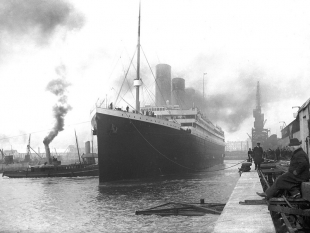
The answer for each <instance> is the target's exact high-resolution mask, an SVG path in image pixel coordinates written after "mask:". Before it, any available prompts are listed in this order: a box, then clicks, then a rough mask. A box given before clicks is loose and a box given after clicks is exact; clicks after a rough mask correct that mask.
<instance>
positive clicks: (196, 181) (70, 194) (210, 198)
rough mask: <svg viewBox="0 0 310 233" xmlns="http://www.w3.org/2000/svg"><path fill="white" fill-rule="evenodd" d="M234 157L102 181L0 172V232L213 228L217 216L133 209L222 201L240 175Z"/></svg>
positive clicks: (169, 230) (193, 229)
mask: <svg viewBox="0 0 310 233" xmlns="http://www.w3.org/2000/svg"><path fill="white" fill-rule="evenodd" d="M238 162H240V160H239V161H236V160H235V161H234V160H226V161H225V163H224V165H218V166H215V167H213V168H211V169H209V172H201V173H195V174H186V175H182V176H163V177H159V178H156V179H143V180H130V181H118V182H111V183H106V184H103V185H99V181H98V177H80V178H41V179H35V178H34V179H32V178H30V179H9V178H6V177H1V178H0V225H1V227H0V232H212V230H213V227H214V224H215V222H216V220H217V219H218V215H212V214H207V215H204V216H199V217H197V216H169V217H161V216H156V215H151V216H143V215H135V211H136V210H143V209H147V208H150V207H154V206H157V205H161V204H164V203H167V202H182V203H199V201H200V199H205V202H217V203H218V202H220V203H226V201H227V200H228V198H229V196H230V194H231V193H232V190H233V189H234V187H235V185H236V183H237V181H238V179H239V173H238V167H240V166H241V165H240V164H239V165H237V166H233V165H234V164H236V163H238ZM231 166H233V167H231ZM220 169H225V170H220ZM215 170H219V171H215ZM0 175H1V176H2V174H0Z"/></svg>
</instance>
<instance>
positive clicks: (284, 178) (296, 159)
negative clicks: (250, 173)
mask: <svg viewBox="0 0 310 233" xmlns="http://www.w3.org/2000/svg"><path fill="white" fill-rule="evenodd" d="M300 144H301V142H299V141H298V139H297V138H292V139H290V144H289V147H291V149H292V150H293V151H294V152H293V155H292V157H291V161H290V166H289V169H288V172H286V173H284V174H283V175H281V176H279V177H278V178H277V179H276V180H275V182H274V183H273V185H272V186H271V187H270V188H268V189H267V190H266V191H265V192H264V193H257V195H259V196H261V197H266V198H267V199H269V198H272V197H274V196H275V195H276V194H277V192H278V191H279V190H288V191H289V192H290V194H291V196H292V197H294V198H297V197H299V196H300V185H301V183H302V182H305V181H309V159H308V155H307V154H306V153H305V152H304V151H303V149H302V148H301V146H300Z"/></svg>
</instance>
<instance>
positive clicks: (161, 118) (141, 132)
mask: <svg viewBox="0 0 310 233" xmlns="http://www.w3.org/2000/svg"><path fill="white" fill-rule="evenodd" d="M137 50H138V51H137V77H136V79H135V80H134V86H135V88H136V106H135V108H134V109H133V111H132V112H130V111H129V109H128V107H127V108H126V110H125V111H123V110H121V109H120V108H113V103H111V104H110V105H108V106H109V107H108V108H101V107H96V109H95V110H94V111H93V112H92V115H91V117H92V120H91V123H92V127H93V134H94V135H97V141H98V163H99V182H100V183H102V182H108V181H113V180H124V179H137V178H145V177H148V176H160V175H166V174H183V173H187V172H193V171H203V170H204V169H206V168H209V167H211V166H214V165H216V164H221V163H223V160H224V153H225V152H224V151H225V137H224V132H223V130H222V129H221V128H220V127H218V126H216V125H215V124H213V123H212V122H211V121H210V120H209V119H208V118H207V117H206V116H205V114H203V113H202V112H201V111H200V110H199V109H198V108H197V107H195V106H192V107H190V108H189V109H185V108H183V107H182V106H180V105H177V104H175V105H169V101H167V100H170V98H171V67H170V66H169V65H167V64H159V65H157V67H156V88H157V89H156V97H155V98H156V106H145V107H142V108H140V100H139V87H140V86H141V85H142V81H141V79H140V9H139V27H138V46H137ZM173 84H175V85H172V92H173V94H174V97H175V96H178V95H179V96H182V93H183V91H184V87H185V82H184V85H183V81H182V80H181V81H178V80H176V81H175V82H173ZM179 99H180V98H179ZM125 102H126V101H125ZM126 103H127V102H126ZM115 107H116V106H115Z"/></svg>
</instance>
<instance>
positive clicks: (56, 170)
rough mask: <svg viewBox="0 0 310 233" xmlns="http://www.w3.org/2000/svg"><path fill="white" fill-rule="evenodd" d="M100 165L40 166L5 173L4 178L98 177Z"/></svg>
mask: <svg viewBox="0 0 310 233" xmlns="http://www.w3.org/2000/svg"><path fill="white" fill-rule="evenodd" d="M98 175H99V167H98V164H92V165H89V164H70V165H48V164H47V165H39V166H33V167H29V168H27V169H26V170H20V171H5V172H3V174H2V176H7V177H9V178H41V177H78V176H98Z"/></svg>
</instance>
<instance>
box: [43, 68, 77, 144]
mask: <svg viewBox="0 0 310 233" xmlns="http://www.w3.org/2000/svg"><path fill="white" fill-rule="evenodd" d="M55 71H56V73H57V74H58V75H59V76H61V78H58V79H54V80H52V81H50V82H49V83H48V85H47V87H46V90H47V91H50V92H51V93H53V94H54V95H56V96H57V97H58V101H57V103H56V104H55V105H54V107H53V115H54V118H55V125H54V127H53V130H52V131H51V132H50V133H49V134H48V135H47V136H46V137H45V138H44V140H43V143H44V144H45V145H49V144H50V142H51V141H53V139H54V138H55V137H56V136H57V135H58V133H59V132H60V131H62V130H64V125H65V123H64V121H65V116H66V115H67V113H68V111H70V110H71V109H72V107H71V106H70V105H68V104H67V96H66V95H65V93H66V88H67V87H68V86H70V84H69V83H67V82H66V81H65V71H66V70H65V66H64V65H61V66H59V67H57V68H56V69H55Z"/></svg>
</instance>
